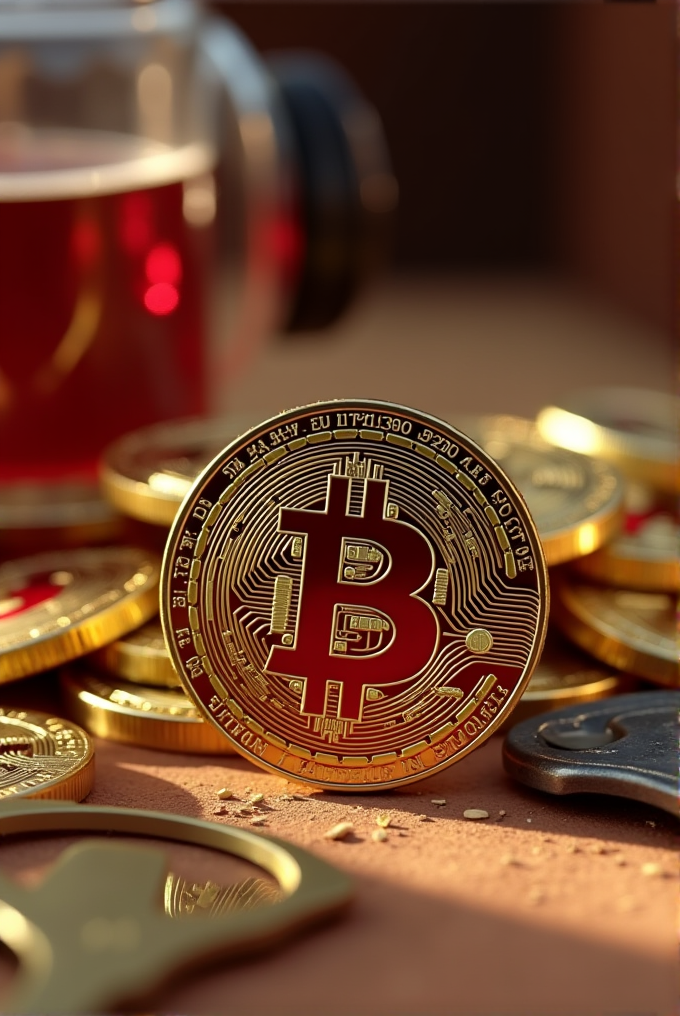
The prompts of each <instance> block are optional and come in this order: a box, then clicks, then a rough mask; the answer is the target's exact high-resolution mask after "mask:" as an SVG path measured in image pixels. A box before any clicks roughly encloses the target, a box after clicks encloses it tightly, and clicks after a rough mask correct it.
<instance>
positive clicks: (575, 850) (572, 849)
mask: <svg viewBox="0 0 680 1016" xmlns="http://www.w3.org/2000/svg"><path fill="white" fill-rule="evenodd" d="M564 849H565V851H566V853H567V854H580V853H581V848H580V847H577V846H576V844H575V843H567V845H566V847H565V848H564Z"/></svg>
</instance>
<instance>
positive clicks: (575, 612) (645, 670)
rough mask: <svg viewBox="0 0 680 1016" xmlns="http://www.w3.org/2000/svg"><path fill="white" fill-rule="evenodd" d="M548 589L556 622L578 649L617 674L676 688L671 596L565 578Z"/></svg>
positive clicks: (676, 652) (564, 576) (675, 638)
mask: <svg viewBox="0 0 680 1016" xmlns="http://www.w3.org/2000/svg"><path fill="white" fill-rule="evenodd" d="M552 587H553V605H554V612H555V620H556V622H557V624H558V625H559V627H560V628H561V629H562V631H564V632H565V634H566V635H568V636H569V638H571V639H573V641H574V642H575V643H576V644H577V645H579V646H581V648H582V649H585V650H586V651H587V652H589V653H591V654H592V655H593V656H595V657H596V658H597V659H598V660H601V661H602V662H603V663H607V664H608V665H609V666H610V667H616V669H617V670H622V671H625V672H627V673H629V674H635V675H636V676H638V677H644V678H647V679H648V680H649V681H654V682H655V683H656V684H662V685H665V686H666V687H670V688H677V687H678V684H679V683H680V682H679V681H678V650H677V637H676V616H675V615H676V600H675V597H674V596H671V595H670V594H669V593H649V592H640V591H638V590H630V589H608V588H605V587H603V586H596V585H591V584H589V583H585V582H580V581H578V580H577V581H573V580H571V579H569V578H567V576H566V575H561V576H559V577H557V578H556V580H555V581H553V583H552Z"/></svg>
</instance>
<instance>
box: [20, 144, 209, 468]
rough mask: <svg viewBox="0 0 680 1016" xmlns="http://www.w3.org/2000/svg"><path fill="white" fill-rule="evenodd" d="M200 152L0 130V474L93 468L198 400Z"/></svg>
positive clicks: (204, 192) (204, 176)
mask: <svg viewBox="0 0 680 1016" xmlns="http://www.w3.org/2000/svg"><path fill="white" fill-rule="evenodd" d="M210 164H211V156H210V153H209V152H208V151H207V150H206V149H204V148H202V147H199V146H191V147H190V148H185V149H180V150H175V151H172V150H169V149H168V150H165V149H161V148H160V146H157V147H156V148H155V149H153V150H150V151H149V150H148V149H147V150H144V149H142V146H141V145H140V143H139V142H135V141H134V139H129V138H125V137H123V136H120V137H117V136H115V135H110V136H107V135H99V136H98V135H90V136H88V135H87V134H83V135H82V136H78V135H77V134H71V135H64V134H57V133H56V132H54V133H53V132H44V133H43V134H42V135H41V134H37V135H36V134H33V133H28V132H26V133H17V134H16V135H14V136H12V137H11V138H9V140H8V139H7V138H6V137H2V136H0V480H2V479H4V480H12V479H20V478H31V479H41V478H42V479H46V480H47V479H57V478H63V477H65V476H68V475H71V476H72V475H74V474H80V475H82V474H93V473H94V470H95V467H96V462H97V459H98V457H99V454H100V452H101V451H102V449H103V448H104V446H105V445H106V444H107V443H108V442H109V441H111V440H112V439H113V438H115V437H117V436H118V435H119V434H122V433H125V432H126V431H129V430H133V429H134V428H136V427H140V426H143V425H145V424H148V423H152V422H154V421H157V420H163V419H170V418H173V417H179V416H188V415H193V414H197V413H201V412H202V411H203V410H204V409H205V406H204V391H205V378H204V341H205V340H204V331H205V314H206V290H207V287H208V285H209V282H210V278H209V276H210V270H211V269H210V265H211V262H212V238H213V235H212V229H211V228H210V223H211V221H212V216H213V213H212V211H211V202H212V203H213V205H214V192H213V190H212V188H213V183H212V176H211V175H210Z"/></svg>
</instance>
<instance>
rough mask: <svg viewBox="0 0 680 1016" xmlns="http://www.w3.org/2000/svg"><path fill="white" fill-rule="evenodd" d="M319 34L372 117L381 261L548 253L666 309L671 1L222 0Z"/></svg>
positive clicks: (646, 311)
mask: <svg viewBox="0 0 680 1016" xmlns="http://www.w3.org/2000/svg"><path fill="white" fill-rule="evenodd" d="M219 7H220V9H221V11H223V12H224V13H225V14H226V15H228V16H229V17H230V18H231V19H232V20H233V21H234V22H235V23H236V24H237V25H239V26H240V27H241V28H242V30H243V31H244V32H245V33H246V34H247V35H248V36H249V38H250V39H251V40H252V41H253V42H254V44H255V45H256V46H257V47H258V48H259V49H260V50H262V51H265V52H266V51H269V50H277V49H288V48H301V49H315V50H320V51H322V52H324V53H326V54H328V55H329V56H332V57H333V58H335V59H336V60H338V61H339V62H340V63H341V64H342V65H343V66H344V67H345V68H347V69H348V70H349V71H350V73H351V74H352V75H353V77H354V78H355V80H356V81H357V83H358V84H359V85H360V87H361V88H362V90H363V91H364V93H365V94H366V95H367V97H368V98H369V99H370V100H371V101H372V102H373V103H374V104H375V106H376V107H377V109H378V110H379V112H380V114H381V116H382V117H383V120H384V123H385V128H386V132H387V136H388V138H389V142H390V147H391V151H392V157H393V161H394V165H395V168H396V172H397V175H398V178H399V182H400V188H401V208H400V216H399V224H398V231H397V239H396V251H395V263H396V266H397V267H408V268H424V269H438V268H453V269H455V270H458V271H488V270H498V269H500V270H515V269H539V270H540V269H555V268H556V269H558V270H559V271H561V272H565V273H569V274H573V275H575V276H576V277H577V278H579V279H580V280H581V281H583V282H585V283H586V284H589V285H591V286H592V287H593V288H594V289H596V290H597V291H599V292H600V293H601V294H602V295H605V296H609V297H611V298H612V299H613V300H614V301H616V302H617V303H619V304H620V306H621V308H622V309H624V310H629V311H631V312H633V313H634V314H638V315H642V316H643V317H644V318H646V319H647V320H648V321H650V322H651V323H655V324H659V325H661V326H662V327H664V328H665V329H670V328H671V327H672V321H673V307H674V287H675V282H674V275H675V272H674V261H673V228H672V221H673V220H672V207H673V200H674V133H675V96H674V37H675V32H674V7H673V5H663V6H659V5H651V4H642V5H640V4H626V3H624V4H613V5H595V4H573V5H572V4H546V5H543V4H492V3H491V4H464V3H463V4H458V3H451V4H441V3H435V4H428V3H418V4H416V3H398V4H391V3H380V4H363V3H351V4H336V3H319V4H292V3H287V2H276V3H249V4H239V3H221V4H220V5H219Z"/></svg>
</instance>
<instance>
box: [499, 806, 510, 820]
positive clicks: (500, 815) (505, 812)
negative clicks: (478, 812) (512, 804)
mask: <svg viewBox="0 0 680 1016" xmlns="http://www.w3.org/2000/svg"><path fill="white" fill-rule="evenodd" d="M507 814H508V813H507V811H506V810H505V808H501V810H500V811H499V812H498V817H499V818H505V816H506V815H507Z"/></svg>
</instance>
